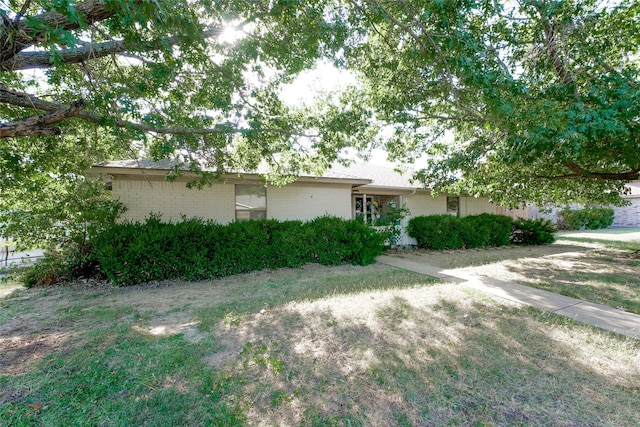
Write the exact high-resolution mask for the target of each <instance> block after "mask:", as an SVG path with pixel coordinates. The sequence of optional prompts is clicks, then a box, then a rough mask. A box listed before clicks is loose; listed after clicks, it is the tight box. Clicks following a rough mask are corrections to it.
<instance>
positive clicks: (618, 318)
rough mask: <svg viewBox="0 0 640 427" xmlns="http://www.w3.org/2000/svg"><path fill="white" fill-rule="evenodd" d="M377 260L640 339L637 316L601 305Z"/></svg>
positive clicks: (386, 259) (392, 260)
mask: <svg viewBox="0 0 640 427" xmlns="http://www.w3.org/2000/svg"><path fill="white" fill-rule="evenodd" d="M378 262H381V263H383V264H387V265H390V266H393V267H397V268H402V269H404V270H410V271H414V272H416V273H421V274H425V275H427V276H432V277H437V278H439V279H442V280H447V281H452V282H456V283H460V284H461V285H464V286H468V287H469V288H472V289H476V290H479V291H482V292H487V293H490V294H492V295H495V296H497V297H499V298H504V299H507V300H509V301H516V302H519V303H522V304H526V305H530V306H533V307H537V308H540V309H543V310H547V311H550V312H552V313H555V314H559V315H562V316H567V317H571V318H572V319H575V320H577V321H578V322H582V323H587V324H590V325H594V326H597V327H599V328H602V329H606V330H608V331H612V332H616V333H618V334H622V335H626V336H628V337H631V338H635V339H640V316H639V315H637V314H633V313H627V312H625V311H621V310H617V309H615V308H611V307H608V306H605V305H600V304H594V303H590V302H586V301H582V300H579V299H575V298H570V297H565V296H563V295H558V294H554V293H552V292H547V291H543V290H541V289H535V288H530V287H528V286H522V285H518V284H516V283H510V282H504V281H502V280H495V279H490V278H480V277H478V276H473V275H469V274H464V273H460V272H459V271H456V270H445V269H442V268H440V267H436V266H434V265H429V264H425V263H422V262H415V261H409V260H406V259H402V258H396V257H390V256H386V255H382V256H379V257H378Z"/></svg>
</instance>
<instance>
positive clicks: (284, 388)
mask: <svg viewBox="0 0 640 427" xmlns="http://www.w3.org/2000/svg"><path fill="white" fill-rule="evenodd" d="M207 286H211V293H210V294H208V293H207ZM221 287H224V292H222V289H221ZM153 298H156V299H153ZM0 304H1V305H2V310H0V311H1V312H0V330H2V331H3V333H4V336H3V338H5V337H7V338H11V341H7V340H5V341H0V362H1V363H0V420H2V423H1V424H3V425H11V426H33V425H42V426H85V425H154V426H155V425H162V426H165V425H170V426H192V425H204V426H240V425H249V424H252V425H256V424H264V425H305V426H370V425H396V426H415V425H477V426H481V425H523V426H524V425H605V426H606V425H610V426H614V425H615V426H632V425H634V424H635V423H636V421H637V415H638V410H637V402H638V398H639V396H640V359H639V358H640V343H638V341H636V340H632V339H628V338H624V337H620V336H617V335H615V334H610V333H606V332H603V331H601V330H598V329H596V328H592V327H588V326H584V325H580V324H576V323H575V322H573V321H571V320H570V319H566V318H562V317H558V316H555V315H552V314H548V313H543V312H541V311H538V310H534V309H527V308H517V307H514V306H510V305H503V304H502V303H499V302H496V301H495V300H493V299H491V298H489V297H488V296H486V295H483V294H479V293H475V292H471V291H464V290H463V289H462V288H460V287H459V286H457V285H455V284H438V283H434V282H433V281H431V280H428V279H426V278H425V277H424V276H420V275H417V274H414V273H409V272H404V271H401V270H397V269H394V268H391V267H386V266H380V265H376V266H370V267H366V268H362V267H350V266H348V267H341V268H306V269H303V270H284V271H279V272H271V273H269V272H261V273H255V274H247V275H242V276H238V277H236V278H228V279H223V280H220V281H215V282H213V283H198V284H180V285H175V286H168V285H164V286H160V287H149V288H146V289H145V288H139V289H131V288H127V289H120V288H113V289H102V290H100V291H95V290H91V289H88V290H83V289H81V288H74V287H66V288H52V289H49V290H46V291H43V290H37V289H32V290H20V291H18V293H17V294H16V293H14V294H11V297H10V298H5V299H3V300H1V302H0ZM150 307H151V308H150ZM193 320H197V321H199V322H201V323H200V325H199V326H198V325H192V326H190V327H189V328H190V329H180V330H179V331H178V330H176V332H171V333H167V334H165V335H154V334H153V333H152V332H151V330H152V329H153V328H154V327H157V326H171V325H174V326H175V325H184V324H187V323H189V322H190V321H193ZM21 340H23V341H24V343H23V345H19V343H20V341H21ZM213 359H215V362H213V361H212V360H213Z"/></svg>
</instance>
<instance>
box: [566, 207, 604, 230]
mask: <svg viewBox="0 0 640 427" xmlns="http://www.w3.org/2000/svg"><path fill="white" fill-rule="evenodd" d="M558 216H559V217H560V220H559V221H558V226H559V227H560V228H563V229H565V230H581V229H584V228H586V229H588V230H598V229H602V228H609V227H611V224H613V219H614V211H613V209H611V208H585V209H564V210H562V211H560V212H558Z"/></svg>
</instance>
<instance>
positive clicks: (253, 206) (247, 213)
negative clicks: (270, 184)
mask: <svg viewBox="0 0 640 427" xmlns="http://www.w3.org/2000/svg"><path fill="white" fill-rule="evenodd" d="M266 218H267V189H266V188H265V187H264V186H263V185H240V184H236V220H237V221H246V220H248V219H266Z"/></svg>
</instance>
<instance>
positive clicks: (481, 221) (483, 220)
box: [461, 213, 513, 249]
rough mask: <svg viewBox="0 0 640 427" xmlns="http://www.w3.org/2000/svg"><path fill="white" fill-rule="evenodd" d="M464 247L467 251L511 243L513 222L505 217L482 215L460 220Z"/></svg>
mask: <svg viewBox="0 0 640 427" xmlns="http://www.w3.org/2000/svg"><path fill="white" fill-rule="evenodd" d="M461 219H462V223H463V227H462V232H463V238H464V245H465V247H466V248H467V249H471V248H479V247H487V246H506V245H509V243H511V239H510V236H511V226H512V223H513V220H512V219H511V217H508V216H505V215H493V214H488V213H483V214H480V215H472V216H466V217H463V218H461Z"/></svg>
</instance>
